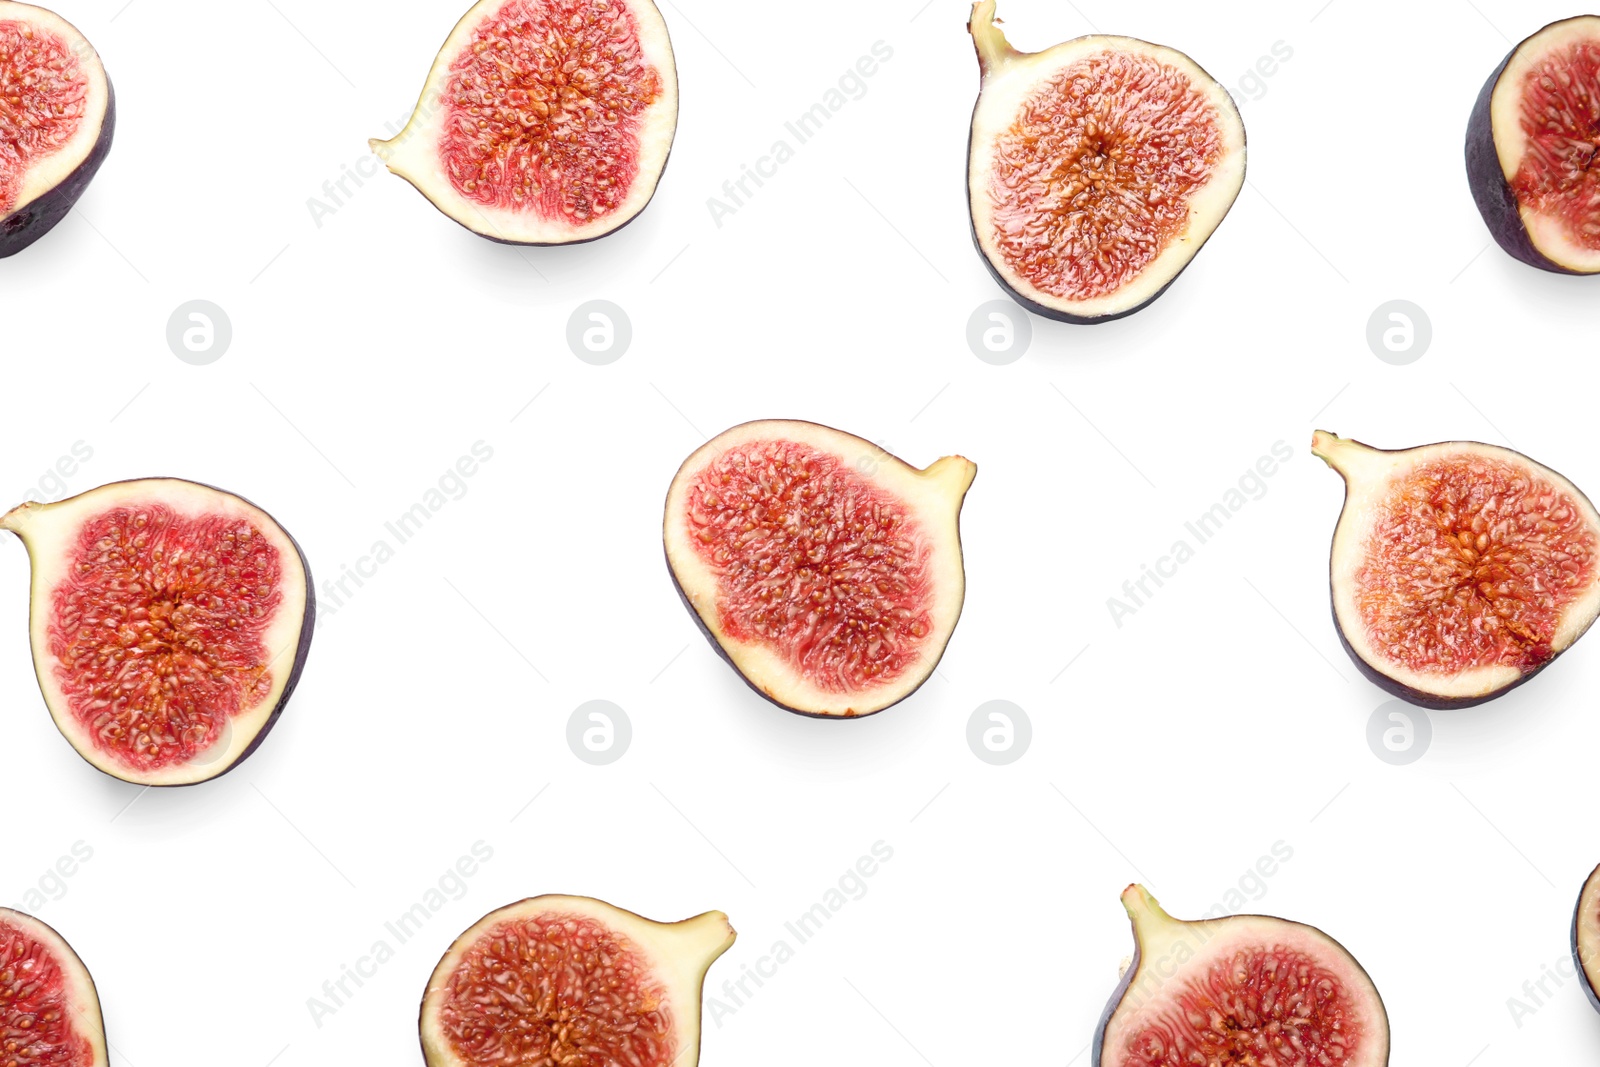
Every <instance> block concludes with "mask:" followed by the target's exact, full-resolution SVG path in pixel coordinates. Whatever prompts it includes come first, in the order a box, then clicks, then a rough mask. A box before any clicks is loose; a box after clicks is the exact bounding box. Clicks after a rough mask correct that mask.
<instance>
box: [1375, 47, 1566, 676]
mask: <svg viewBox="0 0 1600 1067" xmlns="http://www.w3.org/2000/svg"><path fill="white" fill-rule="evenodd" d="M1563 21H1565V20H1563ZM1554 25H1556V23H1554V22H1552V23H1551V24H1550V26H1554ZM1550 26H1546V27H1544V29H1542V30H1540V31H1539V33H1543V32H1544V30H1548V29H1549V28H1550ZM1533 36H1534V37H1537V36H1538V34H1537V33H1536V34H1534V35H1533ZM1531 39H1532V38H1531V37H1530V38H1528V40H1531ZM1528 40H1524V41H1521V42H1519V43H1518V44H1517V46H1516V47H1515V48H1513V49H1512V50H1511V51H1509V52H1507V53H1506V57H1505V58H1504V59H1502V60H1501V61H1500V65H1499V66H1498V67H1496V68H1494V73H1493V74H1490V75H1489V80H1488V81H1486V82H1484V83H1483V89H1482V90H1481V91H1480V92H1479V93H1478V100H1477V102H1476V103H1475V104H1473V106H1472V117H1471V118H1470V119H1468V120H1467V148H1466V155H1467V184H1468V186H1470V187H1471V189H1472V200H1473V203H1475V204H1477V205H1478V214H1480V215H1482V216H1483V222H1484V225H1486V226H1488V227H1489V235H1490V236H1491V237H1493V238H1494V240H1495V243H1496V244H1498V245H1499V246H1500V247H1501V248H1503V249H1505V250H1506V252H1507V253H1508V254H1509V255H1510V256H1511V257H1512V258H1513V259H1516V260H1520V261H1521V262H1523V263H1526V264H1528V266H1530V267H1538V268H1539V269H1540V270H1546V271H1549V272H1551V273H1552V274H1578V275H1582V274H1584V273H1585V272H1583V271H1580V270H1572V269H1571V268H1569V267H1563V266H1562V265H1561V264H1559V263H1556V262H1554V261H1553V260H1551V259H1550V258H1548V257H1547V256H1545V254H1544V253H1542V252H1540V251H1539V250H1538V249H1537V248H1536V247H1534V244H1533V239H1532V238H1530V237H1529V236H1528V228H1527V227H1526V226H1525V225H1523V222H1522V212H1521V210H1520V208H1519V207H1518V204H1517V197H1516V194H1515V193H1513V192H1512V191H1511V183H1510V182H1508V181H1506V176H1505V171H1504V170H1502V169H1501V167H1500V154H1499V152H1498V151H1497V150H1496V149H1495V143H1494V121H1493V118H1492V117H1491V113H1490V112H1491V104H1492V103H1493V99H1494V91H1495V87H1496V86H1498V85H1499V84H1500V76H1501V75H1502V74H1504V73H1505V70H1506V67H1507V66H1508V65H1509V64H1510V63H1511V60H1512V59H1514V58H1515V57H1516V54H1517V53H1518V52H1519V51H1521V50H1522V47H1523V45H1526V44H1527V43H1528ZM1396 695H1398V696H1404V694H1396ZM1406 699H1410V698H1406ZM1452 706H1458V707H1464V706H1465V705H1452Z"/></svg>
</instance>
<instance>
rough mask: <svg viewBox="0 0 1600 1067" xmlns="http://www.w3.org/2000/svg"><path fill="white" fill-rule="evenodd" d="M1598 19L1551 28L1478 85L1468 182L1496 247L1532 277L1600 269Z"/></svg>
mask: <svg viewBox="0 0 1600 1067" xmlns="http://www.w3.org/2000/svg"><path fill="white" fill-rule="evenodd" d="M1597 94H1600V17H1596V16H1594V15H1580V16H1579V17H1577V18H1570V19H1565V20H1563V21H1561V22H1552V23H1551V24H1550V25H1548V26H1546V27H1545V28H1544V29H1542V30H1540V31H1539V32H1538V33H1536V34H1534V35H1533V36H1532V37H1529V38H1528V39H1527V40H1525V41H1523V42H1522V43H1521V44H1519V45H1517V46H1516V47H1515V48H1513V49H1512V50H1511V52H1510V54H1508V55H1507V56H1506V58H1505V59H1504V60H1502V61H1501V63H1500V65H1499V66H1498V67H1496V68H1495V69H1494V73H1492V74H1490V75H1489V80H1488V81H1486V82H1484V83H1483V90H1482V91H1481V92H1480V93H1479V94H1478V100H1477V103H1475V104H1474V105H1473V108H1472V117H1471V118H1470V119H1469V120H1468V122H1467V181H1468V183H1469V184H1470V185H1471V186H1472V199H1473V200H1474V201H1475V202H1476V203H1477V205H1478V212H1479V213H1480V214H1481V215H1482V216H1483V221H1484V223H1485V224H1487V225H1488V227H1489V232H1490V234H1492V235H1493V236H1494V239H1495V241H1496V242H1497V243H1498V244H1499V245H1500V247H1501V248H1503V249H1505V250H1506V251H1507V252H1509V253H1510V254H1511V255H1512V256H1514V257H1515V258H1517V259H1519V260H1521V261H1522V262H1524V263H1527V264H1529V265H1530V266H1534V267H1538V268H1540V269H1541V270H1548V271H1554V272H1556V273H1558V274H1594V273H1596V272H1600V168H1597V167H1595V163H1596V162H1597V159H1596V155H1597V154H1600V112H1597V111H1596V107H1595V99H1596V96H1597Z"/></svg>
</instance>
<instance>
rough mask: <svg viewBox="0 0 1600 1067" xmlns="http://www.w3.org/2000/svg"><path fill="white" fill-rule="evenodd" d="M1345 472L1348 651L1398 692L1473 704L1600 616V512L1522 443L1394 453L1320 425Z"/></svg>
mask: <svg viewBox="0 0 1600 1067" xmlns="http://www.w3.org/2000/svg"><path fill="white" fill-rule="evenodd" d="M1311 451H1312V453H1313V454H1315V455H1317V456H1319V457H1321V459H1322V460H1323V461H1324V462H1326V463H1327V464H1328V466H1330V467H1332V468H1333V469H1334V470H1336V471H1338V472H1339V474H1340V475H1341V476H1343V478H1344V481H1345V502H1344V509H1343V511H1342V512H1341V513H1340V515H1339V523H1338V526H1337V527H1336V528H1335V529H1334V534H1333V547H1332V551H1331V559H1330V561H1329V568H1328V570H1329V583H1330V587H1331V595H1332V600H1333V618H1334V623H1335V625H1336V626H1337V627H1338V630H1339V636H1340V639H1341V641H1342V642H1343V643H1344V647H1345V651H1347V652H1348V653H1349V654H1350V658H1351V659H1352V660H1354V661H1355V663H1356V666H1357V667H1358V668H1360V670H1361V672H1362V673H1363V674H1364V675H1366V676H1367V678H1369V679H1370V680H1371V681H1373V682H1374V683H1375V684H1377V685H1378V686H1380V687H1382V688H1383V689H1384V690H1385V691H1387V692H1389V693H1391V694H1393V695H1395V696H1398V697H1400V698H1401V699H1402V700H1407V701H1410V702H1411V703H1413V704H1420V705H1423V706H1425V707H1434V708H1447V707H1467V706H1470V705H1473V704H1481V703H1483V702H1484V701H1486V700H1492V699H1493V698H1495V697H1497V696H1499V695H1501V694H1502V693H1505V692H1506V691H1508V690H1510V689H1511V688H1513V687H1514V686H1518V685H1521V684H1522V683H1523V682H1525V681H1527V680H1528V679H1529V678H1531V677H1533V676H1534V675H1535V674H1537V673H1538V672H1539V671H1541V670H1543V669H1544V668H1545V667H1546V666H1548V665H1549V664H1550V663H1551V662H1552V661H1553V660H1554V659H1555V658H1556V657H1557V656H1559V655H1560V654H1561V653H1562V652H1564V651H1566V650H1567V649H1568V648H1570V647H1571V646H1572V643H1573V642H1574V641H1576V640H1577V639H1578V638H1579V637H1581V636H1583V633H1584V631H1586V630H1587V629H1588V628H1589V626H1590V624H1591V623H1593V622H1594V620H1595V616H1596V614H1597V613H1600V567H1597V563H1600V559H1597V553H1600V514H1596V512H1595V509H1594V505H1593V504H1591V503H1590V502H1589V499H1588V497H1586V496H1584V495H1583V493H1582V492H1580V491H1579V490H1578V488H1577V487H1576V486H1575V485H1573V484H1572V483H1571V482H1569V481H1568V480H1567V479H1565V478H1563V477H1562V476H1561V475H1559V474H1557V473H1556V472H1555V471H1553V470H1551V469H1549V468H1548V467H1544V466H1541V465H1539V464H1538V463H1535V462H1534V461H1533V460H1531V459H1529V458H1528V457H1526V456H1524V455H1522V454H1521V453H1518V452H1513V451H1511V450H1510V449H1508V448H1500V447H1498V446H1496V445H1485V444H1480V443H1477V442H1473V441H1449V442H1444V443H1441V444H1433V445H1423V446H1421V447H1418V448H1410V449H1405V450H1402V451H1395V452H1389V451H1384V450H1381V449H1376V448H1372V447H1370V446H1368V445H1364V444H1362V443H1360V442H1359V441H1350V440H1346V439H1344V438H1341V437H1336V436H1335V435H1333V434H1330V433H1327V432H1325V431H1322V430H1318V431H1317V432H1316V434H1315V435H1314V436H1313V438H1312V442H1311Z"/></svg>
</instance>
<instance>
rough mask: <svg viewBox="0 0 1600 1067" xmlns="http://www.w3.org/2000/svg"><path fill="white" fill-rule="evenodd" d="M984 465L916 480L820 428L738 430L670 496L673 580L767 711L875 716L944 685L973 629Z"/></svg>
mask: <svg viewBox="0 0 1600 1067" xmlns="http://www.w3.org/2000/svg"><path fill="white" fill-rule="evenodd" d="M977 471H978V468H977V466H976V465H975V464H973V463H972V462H971V461H970V460H967V459H964V458H962V457H960V456H946V457H945V458H943V459H941V460H939V461H938V462H936V463H934V464H933V465H932V466H930V467H928V468H927V469H926V470H917V469H916V468H915V467H912V466H910V465H908V464H907V463H905V462H904V461H902V460H899V459H897V458H895V457H894V456H891V455H889V454H888V453H887V452H885V451H884V450H883V449H881V448H879V447H878V446H877V445H875V444H873V443H872V442H871V441H865V440H862V439H861V438H859V437H855V436H853V435H851V434H847V433H842V432H840V431H839V430H834V429H830V428H828V427H826V426H819V425H817V424H816V423H811V422H796V421H790V420H778V419H773V420H767V421H762V422H747V423H744V424H743V425H741V426H735V427H733V428H732V429H731V430H727V431H725V432H724V433H722V434H719V435H718V436H716V437H713V438H712V439H711V440H710V441H707V442H706V443H705V444H704V445H702V446H701V447H700V448H698V449H696V450H695V452H694V454H693V455H691V456H690V457H689V458H688V459H686V460H685V461H684V463H683V466H682V467H680V468H679V469H678V474H677V476H676V477H675V478H673V480H672V487H671V488H670V489H669V490H668V491H667V508H666V518H665V520H664V522H663V538H664V541H665V544H666V553H667V567H668V569H669V570H670V571H671V572H672V577H673V580H674V581H675V582H676V583H677V585H678V593H679V595H680V596H681V597H682V598H683V602H684V604H685V605H686V606H687V607H688V608H689V610H690V612H691V613H692V614H693V615H694V617H695V619H696V621H697V622H698V623H699V624H700V628H701V630H702V631H703V632H704V633H705V635H706V637H707V638H708V639H709V640H710V641H711V644H712V647H713V648H715V649H716V650H717V651H718V652H719V653H720V654H721V655H722V657H723V658H724V659H726V660H727V661H728V663H729V664H730V665H731V666H732V667H733V669H734V670H735V671H737V672H738V673H739V675H740V676H741V677H742V678H743V679H744V680H745V681H746V682H747V683H748V684H749V685H750V687H751V688H752V689H754V690H755V691H756V692H758V693H760V694H761V695H762V696H764V697H766V698H767V699H768V700H770V701H772V702H773V703H775V704H777V705H778V706H780V707H782V708H786V709H787V710H789V711H794V712H798V713H800V714H803V715H815V716H821V717H855V716H862V715H871V714H872V713H874V712H878V711H882V710H883V709H884V708H887V707H889V706H890V705H892V704H895V703H898V702H899V701H901V700H904V699H905V698H906V697H908V696H910V695H911V694H912V693H913V692H915V691H916V690H917V688H918V687H919V686H921V685H922V683H923V682H925V681H927V679H928V677H929V676H930V675H931V674H932V673H933V669H934V668H935V667H936V666H938V664H939V659H940V657H941V656H942V655H943V654H944V648H945V645H946V643H948V642H949V640H950V635H951V633H952V632H954V630H955V626H956V620H957V619H959V618H960V617H961V602H962V598H963V597H964V595H965V592H966V574H965V571H964V570H963V569H962V564H961V530H960V516H961V502H962V500H963V498H964V497H965V496H966V493H967V488H968V486H970V485H971V484H972V479H973V477H974V476H975V475H976V474H977Z"/></svg>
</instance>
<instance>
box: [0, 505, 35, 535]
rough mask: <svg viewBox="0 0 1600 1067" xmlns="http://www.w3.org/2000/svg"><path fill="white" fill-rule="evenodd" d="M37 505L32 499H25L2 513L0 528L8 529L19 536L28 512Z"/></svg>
mask: <svg viewBox="0 0 1600 1067" xmlns="http://www.w3.org/2000/svg"><path fill="white" fill-rule="evenodd" d="M37 507H38V505H37V504H36V503H34V502H33V501H31V500H25V501H23V502H22V503H20V504H18V505H17V506H16V507H14V508H12V509H11V510H10V511H8V512H6V513H5V514H4V515H0V530H10V531H11V532H12V533H14V534H16V535H17V536H18V537H21V536H22V528H23V527H24V526H25V525H27V518H28V513H29V512H31V511H33V510H34V509H35V508H37Z"/></svg>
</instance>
